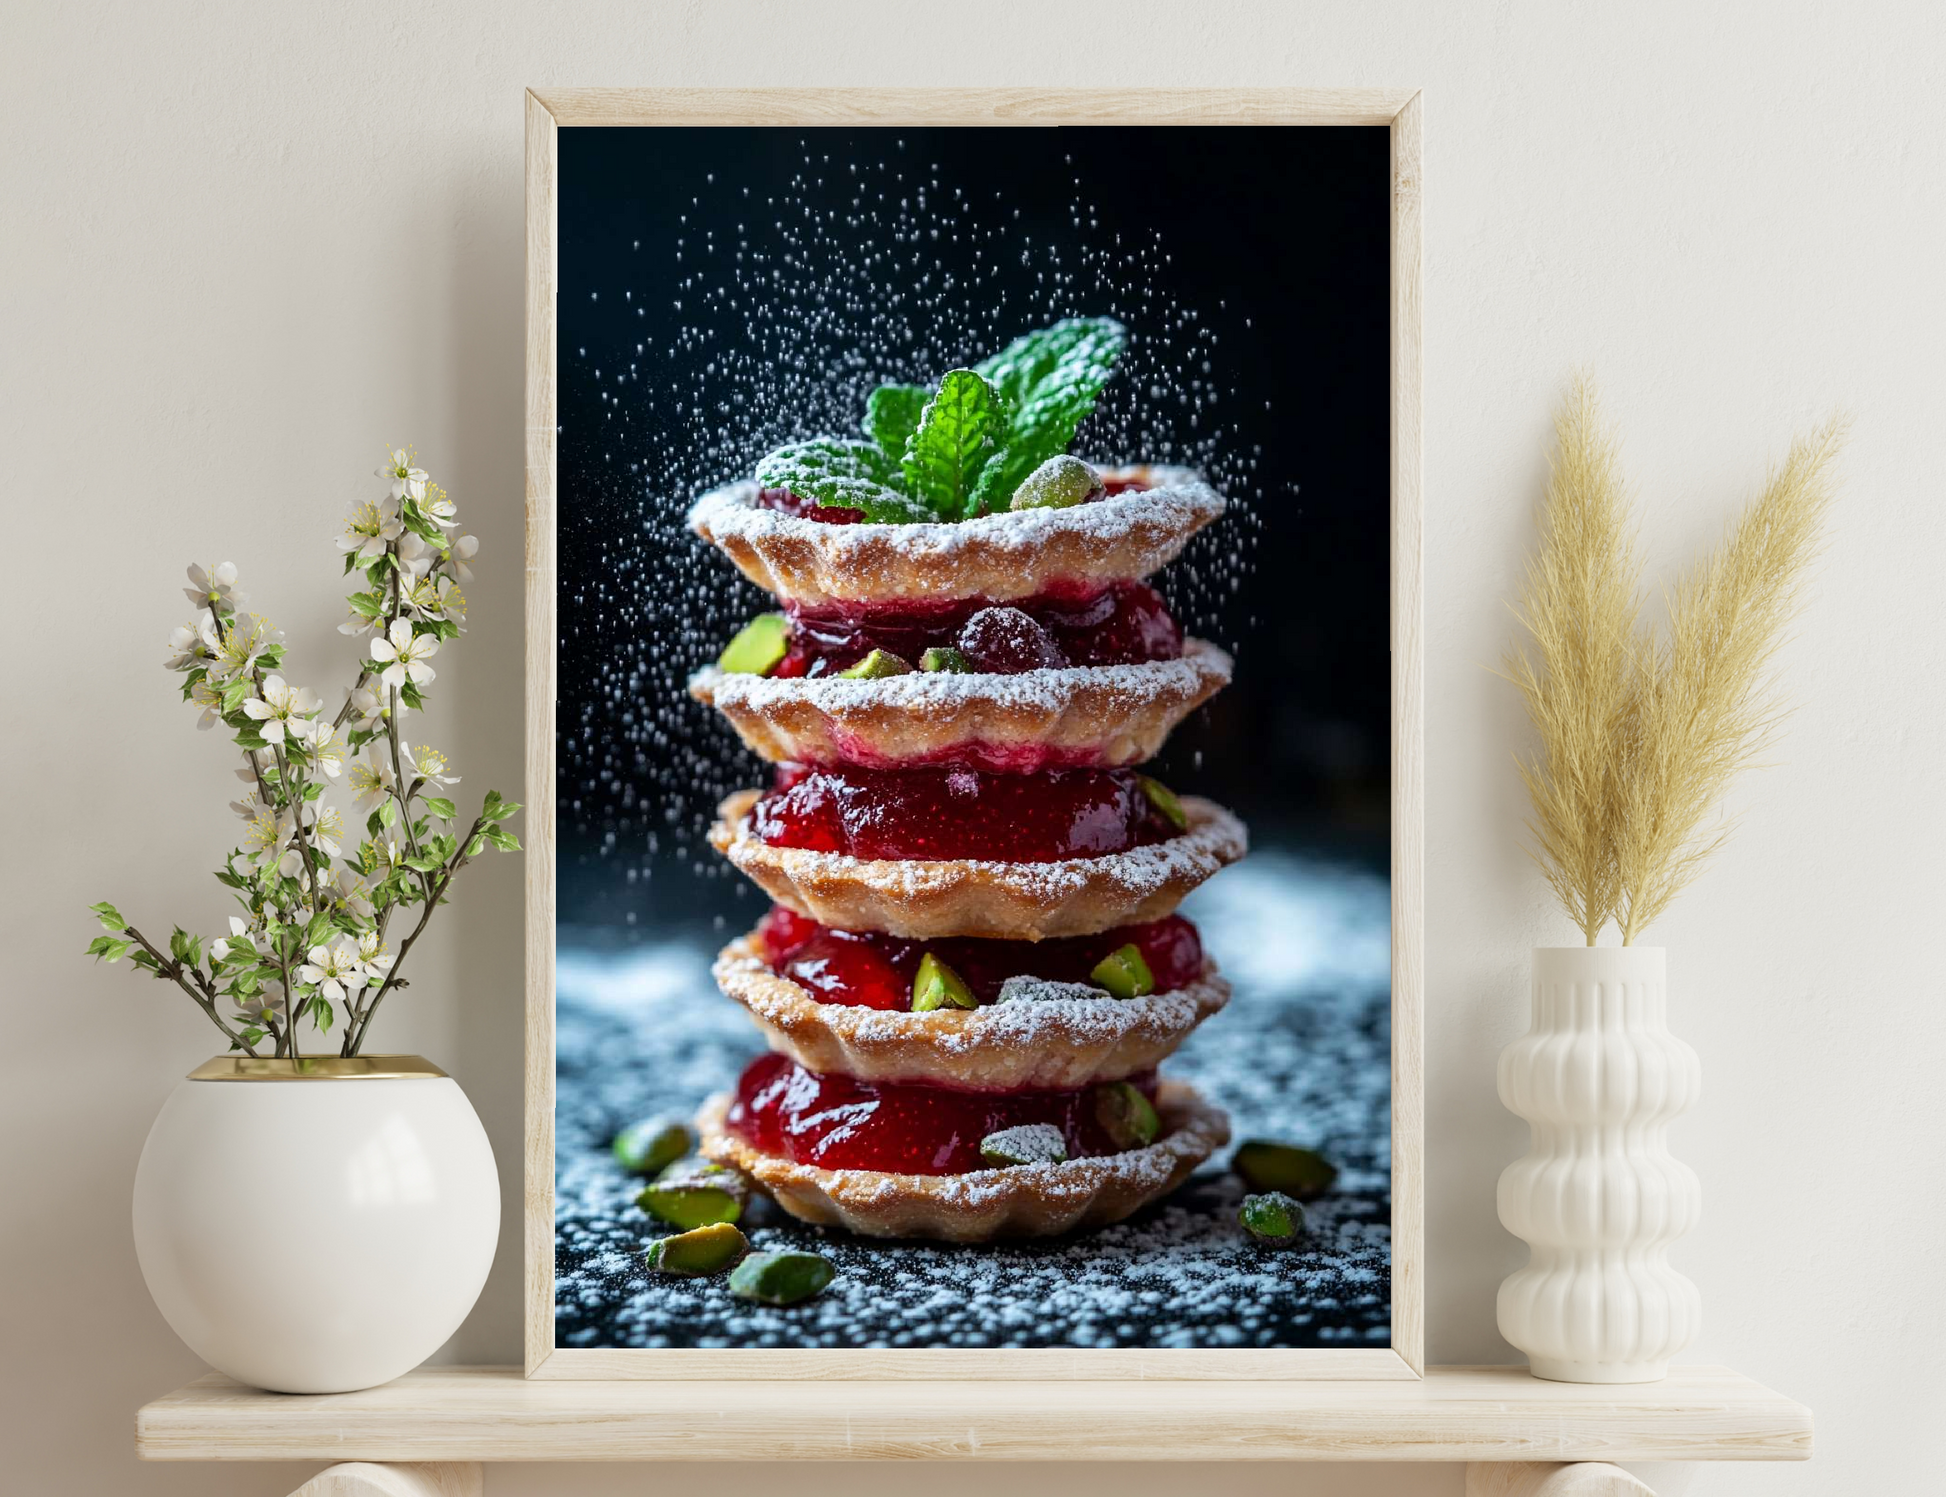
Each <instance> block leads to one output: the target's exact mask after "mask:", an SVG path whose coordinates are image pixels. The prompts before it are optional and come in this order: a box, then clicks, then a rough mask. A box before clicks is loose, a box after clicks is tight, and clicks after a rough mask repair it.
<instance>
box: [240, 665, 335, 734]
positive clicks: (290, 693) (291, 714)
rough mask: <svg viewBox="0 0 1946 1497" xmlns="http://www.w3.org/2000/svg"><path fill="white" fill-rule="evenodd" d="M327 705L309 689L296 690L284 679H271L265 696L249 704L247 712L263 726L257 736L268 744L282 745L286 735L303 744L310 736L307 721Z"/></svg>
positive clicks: (266, 679) (264, 693)
mask: <svg viewBox="0 0 1946 1497" xmlns="http://www.w3.org/2000/svg"><path fill="white" fill-rule="evenodd" d="M323 705H324V704H323V703H322V702H320V701H319V700H318V699H317V694H316V693H315V692H313V691H311V690H310V689H309V688H308V687H303V686H292V685H290V684H289V683H288V682H286V681H285V680H284V678H283V677H282V676H267V677H265V678H264V686H263V695H262V696H261V697H252V698H251V699H250V700H249V701H247V702H245V703H244V704H243V710H244V712H246V713H247V714H248V715H249V716H250V717H251V719H252V720H254V721H255V722H257V723H259V724H260V725H261V726H259V727H258V729H257V732H258V734H259V735H260V736H261V737H262V738H263V740H264V742H265V743H282V742H283V741H284V735H285V734H286V733H288V734H290V736H291V737H292V738H295V739H296V740H297V741H298V742H300V743H302V742H303V741H304V738H305V736H306V735H307V734H308V733H309V732H310V727H309V724H308V723H307V722H306V721H305V720H306V719H307V718H310V717H312V716H314V715H315V714H316V713H317V711H318V709H319V708H320V707H322V706H323Z"/></svg>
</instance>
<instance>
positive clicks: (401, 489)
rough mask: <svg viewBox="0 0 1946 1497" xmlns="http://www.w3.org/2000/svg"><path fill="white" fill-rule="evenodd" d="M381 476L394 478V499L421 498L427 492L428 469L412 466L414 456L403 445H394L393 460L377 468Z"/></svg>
mask: <svg viewBox="0 0 1946 1497" xmlns="http://www.w3.org/2000/svg"><path fill="white" fill-rule="evenodd" d="M376 472H377V474H378V476H379V477H380V478H389V479H391V480H392V497H393V498H394V499H415V500H416V499H420V498H423V497H424V496H425V492H426V470H425V469H424V468H415V467H413V466H412V458H411V457H410V455H408V454H407V452H406V450H405V449H404V448H403V447H394V448H393V449H392V453H391V461H389V462H388V463H386V465H385V466H384V467H382V468H379V469H377V470H376Z"/></svg>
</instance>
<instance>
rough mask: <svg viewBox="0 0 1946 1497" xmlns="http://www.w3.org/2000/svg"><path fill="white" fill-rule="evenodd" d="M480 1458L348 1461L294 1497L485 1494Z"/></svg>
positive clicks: (313, 1480) (460, 1496)
mask: <svg viewBox="0 0 1946 1497" xmlns="http://www.w3.org/2000/svg"><path fill="white" fill-rule="evenodd" d="M485 1492H486V1475H485V1473H484V1472H483V1471H482V1469H481V1468H480V1465H479V1463H478V1462H477V1461H438V1462H432V1463H411V1464H407V1463H403V1462H401V1463H399V1464H397V1465H393V1464H390V1463H387V1464H385V1465H379V1464H377V1463H376V1462H373V1461H346V1462H344V1463H343V1464H342V1465H338V1466H333V1467H332V1468H331V1469H330V1470H329V1471H320V1472H319V1473H318V1474H317V1475H316V1476H314V1477H312V1478H311V1479H310V1480H309V1481H307V1482H305V1483H304V1485H303V1486H301V1487H299V1488H298V1489H297V1490H296V1491H295V1492H293V1493H291V1497H484V1494H485Z"/></svg>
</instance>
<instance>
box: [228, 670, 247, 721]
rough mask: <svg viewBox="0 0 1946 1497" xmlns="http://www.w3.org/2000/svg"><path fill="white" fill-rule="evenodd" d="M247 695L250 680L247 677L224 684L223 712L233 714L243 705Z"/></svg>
mask: <svg viewBox="0 0 1946 1497" xmlns="http://www.w3.org/2000/svg"><path fill="white" fill-rule="evenodd" d="M249 695H250V678H249V677H248V676H238V677H236V679H234V680H232V681H227V682H225V683H224V685H223V711H224V712H225V713H230V712H235V711H236V710H237V709H238V708H239V707H241V706H242V705H243V703H244V700H245V699H246V698H247V697H248V696H249Z"/></svg>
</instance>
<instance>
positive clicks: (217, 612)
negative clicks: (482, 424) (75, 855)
mask: <svg viewBox="0 0 1946 1497" xmlns="http://www.w3.org/2000/svg"><path fill="white" fill-rule="evenodd" d="M378 474H379V477H381V478H384V479H386V480H388V482H389V487H390V492H389V494H388V495H387V496H386V497H385V498H383V499H379V500H373V501H368V502H366V503H364V504H361V505H359V506H358V508H357V509H356V510H355V511H354V512H353V513H352V516H351V518H350V519H349V520H348V521H347V522H346V524H345V533H344V536H343V538H342V539H340V541H339V542H338V547H339V549H340V550H341V551H342V552H344V553H345V574H346V575H347V576H350V575H351V574H352V573H354V572H355V573H357V574H358V575H359V577H360V578H361V579H362V581H363V583H364V586H363V588H361V590H359V591H357V592H354V593H352V594H351V596H350V597H349V599H348V600H347V601H348V602H349V604H350V607H351V617H350V619H349V620H348V621H347V622H346V623H343V624H340V625H339V626H338V628H339V632H340V633H343V634H348V635H353V636H362V635H366V634H372V635H374V638H373V639H372V643H371V649H370V652H369V654H368V655H367V657H366V658H365V659H363V660H361V661H360V662H359V671H358V677H357V679H356V680H355V681H354V682H353V683H352V686H351V689H350V690H349V691H347V692H346V694H345V701H344V705H343V706H342V707H340V708H339V710H338V712H337V714H336V716H335V717H333V718H332V719H331V720H330V721H328V722H327V721H325V720H324V718H323V716H322V712H323V704H322V703H321V702H320V701H319V700H318V698H317V696H316V695H315V694H314V693H312V692H311V691H309V690H307V689H305V688H302V687H297V686H292V685H290V684H289V683H288V682H286V681H285V680H284V678H283V676H282V675H281V674H280V673H279V672H280V671H281V669H282V667H283V663H284V639H283V635H282V634H281V633H279V632H278V630H276V629H275V628H273V627H272V626H271V625H270V624H269V622H267V621H266V620H265V619H263V618H262V617H260V616H258V615H255V614H250V613H245V612H242V611H241V610H242V606H243V603H244V599H243V597H242V596H241V595H240V594H239V593H238V592H237V591H236V576H237V573H236V568H235V567H234V566H232V565H231V564H230V563H228V562H225V563H223V564H222V565H221V566H216V567H202V566H192V567H191V568H190V569H189V581H190V584H191V585H190V586H189V587H188V588H187V589H185V591H186V592H187V594H188V596H189V600H190V601H191V602H192V603H194V604H196V606H197V609H198V612H197V615H196V617H195V618H193V619H191V620H190V621H189V622H188V623H187V624H184V625H183V626H182V627H181V628H179V629H177V630H176V631H175V633H174V634H172V635H171V636H170V639H169V658H168V660H167V661H166V662H165V664H166V665H167V667H168V669H170V670H172V671H177V672H180V673H181V674H182V676H183V686H182V695H183V699H184V700H185V701H187V702H191V703H193V704H194V705H196V706H198V707H200V708H201V709H202V717H201V720H200V721H199V722H198V724H197V726H198V727H200V728H211V727H214V726H215V725H216V724H218V723H222V724H223V725H224V726H225V727H227V728H229V729H230V730H231V732H232V733H233V734H234V735H235V741H236V744H237V746H238V747H239V748H240V749H242V751H243V767H242V768H241V769H239V770H238V771H237V778H238V779H240V780H242V781H243V782H244V785H245V786H246V789H245V790H244V793H243V796H242V798H241V799H240V800H237V801H233V802H231V809H232V810H233V811H235V812H236V813H237V814H238V815H239V816H241V817H242V818H243V820H244V823H245V827H244V835H243V845H242V846H241V847H238V848H236V849H235V850H234V851H232V852H231V854H230V855H229V857H228V858H226V859H225V860H224V864H223V868H222V870H221V871H220V872H218V873H217V875H216V877H217V880H218V881H219V882H221V883H223V884H225V885H226V886H228V887H229V888H230V889H231V890H232V891H234V893H235V895H236V899H237V903H238V904H239V905H240V906H241V907H242V909H243V914H241V915H233V916H231V917H230V933H229V935H227V936H225V937H221V938H219V939H216V940H212V941H210V942H209V943H208V944H207V946H205V943H204V941H203V939H202V937H200V936H192V935H190V934H189V933H187V932H186V931H184V930H183V929H182V928H181V927H180V926H177V927H175V928H174V929H173V930H172V931H171V933H170V937H169V944H168V947H167V949H166V950H165V949H163V948H161V947H158V946H157V945H156V944H155V943H153V942H152V941H150V940H149V939H148V938H147V937H145V936H144V935H142V933H141V932H140V931H138V930H136V929H135V927H133V926H132V925H130V924H129V923H128V922H127V921H126V920H124V919H123V918H122V915H121V912H120V911H119V910H117V909H116V908H115V907H114V906H113V905H112V904H107V903H103V904H97V905H92V906H90V908H91V909H92V910H93V911H94V913H95V915H96V917H97V918H98V919H99V920H100V921H101V925H102V928H103V929H104V930H105V931H107V932H108V934H106V935H103V936H97V937H96V938H95V939H94V940H93V941H92V942H91V943H90V944H89V946H88V952H89V954H90V955H92V956H95V957H97V958H101V959H105V960H107V961H111V962H113V961H119V960H120V959H121V958H122V957H123V956H125V955H126V956H129V959H130V961H131V963H132V964H133V965H134V966H136V967H139V968H141V969H142V970H144V971H146V972H149V973H151V974H153V975H154V976H155V977H157V978H160V979H162V980H165V981H168V982H173V983H174V984H175V985H176V986H177V987H179V988H181V989H182V990H183V992H185V993H187V994H188V995H189V997H190V998H191V999H192V1000H193V1001H194V1002H195V1003H196V1005H197V1007H199V1008H201V1009H202V1010H203V1012H204V1013H205V1014H207V1015H208V1016H209V1019H210V1021H211V1022H212V1023H214V1024H215V1025H216V1027H217V1028H218V1029H220V1030H222V1031H223V1034H224V1036H225V1037H226V1038H227V1039H228V1040H229V1042H230V1048H231V1049H233V1050H242V1051H244V1052H245V1053H247V1054H250V1055H256V1054H259V1053H260V1052H259V1050H258V1048H257V1047H258V1046H259V1045H261V1044H263V1043H264V1042H265V1041H268V1042H269V1043H270V1045H271V1048H272V1053H273V1054H274V1055H277V1056H290V1057H296V1056H299V1055H301V1054H302V1053H303V1051H302V1048H301V1041H300V1037H299V1033H300V1026H301V1025H303V1024H304V1022H305V1021H307V1020H308V1021H309V1023H310V1025H311V1027H312V1028H313V1029H314V1030H315V1031H316V1032H317V1033H318V1034H319V1035H328V1034H329V1033H330V1032H331V1029H332V1027H333V1025H334V1024H337V1025H338V1026H339V1035H340V1038H339V1040H338V1053H339V1054H340V1055H345V1056H351V1055H357V1054H358V1053H359V1051H360V1049H361V1048H362V1047H363V1045H364V1043H365V1037H366V1034H367V1033H368V1031H369V1030H370V1028H371V1022H372V1018H373V1016H374V1015H375V1014H376V1013H377V1012H378V1008H379V1005H380V1004H381V1003H383V1002H384V1001H385V999H386V997H387V996H388V995H390V994H391V993H392V992H393V991H394V990H395V989H397V988H402V987H404V986H406V982H405V979H404V977H403V976H402V975H401V969H402V968H403V966H404V963H405V959H406V957H407V956H409V955H410V954H411V952H412V948H413V946H414V945H415V944H416V943H417V941H418V939H419V937H420V936H421V935H422V934H423V933H424V932H425V929H426V926H427V925H428V923H430V921H431V919H432V914H433V911H434V910H435V909H437V908H438V907H439V906H440V905H441V904H443V903H444V902H445V899H446V893H447V890H448V888H449V887H450V886H451V884H452V881H453V875H454V874H456V873H457V872H459V870H460V869H461V868H463V867H465V866H466V865H467V864H468V863H470V862H472V861H473V860H474V859H475V858H477V857H479V856H480V855H481V853H482V852H484V850H485V849H486V847H487V846H488V844H491V845H493V846H494V847H497V848H499V849H501V850H502V851H505V852H515V851H518V850H519V848H520V842H519V840H518V839H517V838H516V837H515V836H514V834H513V833H512V832H510V831H508V830H507V829H506V827H505V826H503V825H502V823H503V822H505V821H507V820H508V819H509V818H511V817H512V816H513V815H514V814H515V813H516V812H517V811H519V810H520V807H519V806H518V805H516V804H514V803H513V802H511V801H506V800H502V799H501V798H500V794H499V792H498V791H493V790H489V791H488V792H487V796H486V800H485V803H484V804H483V805H482V806H481V809H480V813H479V814H478V815H477V816H476V817H474V818H473V821H472V823H471V825H469V826H468V827H467V829H466V831H465V833H464V834H463V835H455V834H454V832H453V826H454V824H455V822H456V820H457V817H458V815H459V812H458V808H457V807H456V806H455V805H454V804H453V802H452V800H451V799H449V798H448V797H447V795H446V794H445V793H444V792H445V791H446V790H447V789H448V788H450V787H451V786H454V785H457V784H458V783H459V776H458V775H456V774H451V773H449V772H448V766H447V761H446V756H445V755H444V754H442V753H440V752H439V751H438V750H437V749H434V748H432V747H430V746H428V745H426V744H424V743H421V744H418V745H417V746H414V745H413V744H411V743H410V742H408V741H407V740H406V738H405V736H404V734H403V732H402V731H401V730H402V727H403V725H404V722H405V719H406V716H407V715H408V714H409V713H412V712H417V711H420V710H422V709H423V708H424V706H425V695H424V688H425V687H426V686H428V685H430V684H431V682H432V681H433V679H434V671H433V668H432V667H431V666H430V665H429V664H427V661H428V660H430V659H431V658H432V657H433V656H435V655H437V654H438V653H439V649H440V646H441V645H442V644H444V643H446V642H448V641H450V640H453V639H456V638H458V637H459V635H460V633H461V632H462V625H463V622H464V620H465V618H466V597H465V594H464V593H462V592H461V591H460V586H461V584H462V583H466V582H470V581H471V580H472V576H473V574H472V572H471V571H470V570H469V569H468V567H467V565H466V564H467V562H468V561H470V560H471V559H472V558H473V556H474V555H475V554H476V553H477V552H478V550H479V543H478V542H477V541H476V540H475V539H474V538H473V537H472V536H470V535H461V536H453V535H449V534H448V532H450V531H453V530H456V529H458V525H459V521H458V517H457V512H456V510H455V508H454V506H453V504H452V502H451V501H450V500H449V499H448V498H447V496H446V492H445V490H443V489H441V488H440V487H439V486H438V485H437V484H435V483H433V482H432V481H431V480H430V479H428V478H427V476H426V474H425V473H424V471H423V470H421V469H419V468H417V467H414V466H413V464H412V461H411V459H410V458H409V457H408V456H407V454H406V453H405V452H404V451H403V450H400V451H395V452H393V453H392V454H391V455H390V457H389V460H388V461H387V463H386V465H385V466H384V467H382V468H380V469H379V470H378ZM361 751H362V757H359V755H360V753H361ZM347 761H349V766H348V764H347ZM347 767H349V773H348V776H347V779H348V788H349V789H350V790H351V792H352V794H353V797H354V809H355V810H356V811H361V812H365V813H366V816H365V828H364V829H365V833H366V835H365V836H364V837H363V838H362V839H360V840H359V841H358V842H357V843H356V845H355V847H354V848H353V850H352V851H351V852H349V853H347V852H346V851H345V843H346V840H347V839H346V835H345V825H346V824H345V819H344V815H343V813H342V812H341V811H340V810H339V809H338V808H337V807H335V806H331V805H328V804H326V802H325V795H326V792H327V790H328V789H329V788H330V786H331V783H332V782H334V781H336V780H337V779H338V778H339V777H340V776H341V775H347ZM412 906H416V907H417V911H418V913H417V917H416V919H414V921H413V925H412V930H411V932H410V933H409V934H408V935H407V936H406V937H405V939H404V940H403V941H402V942H400V944H399V948H398V951H397V952H396V953H394V952H393V951H391V950H390V949H389V948H388V946H387V944H386V936H387V933H388V931H389V930H390V928H391V924H392V917H393V916H394V915H395V914H396V913H397V912H398V911H399V910H401V909H404V908H408V907H412ZM131 953H132V955H131ZM223 1005H228V1006H230V1007H231V1008H233V1009H234V1010H235V1012H234V1013H233V1014H230V1015H228V1016H225V1014H224V1013H223V1012H222V1006H223ZM340 1018H342V1023H341V1024H340V1023H339V1021H340Z"/></svg>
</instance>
